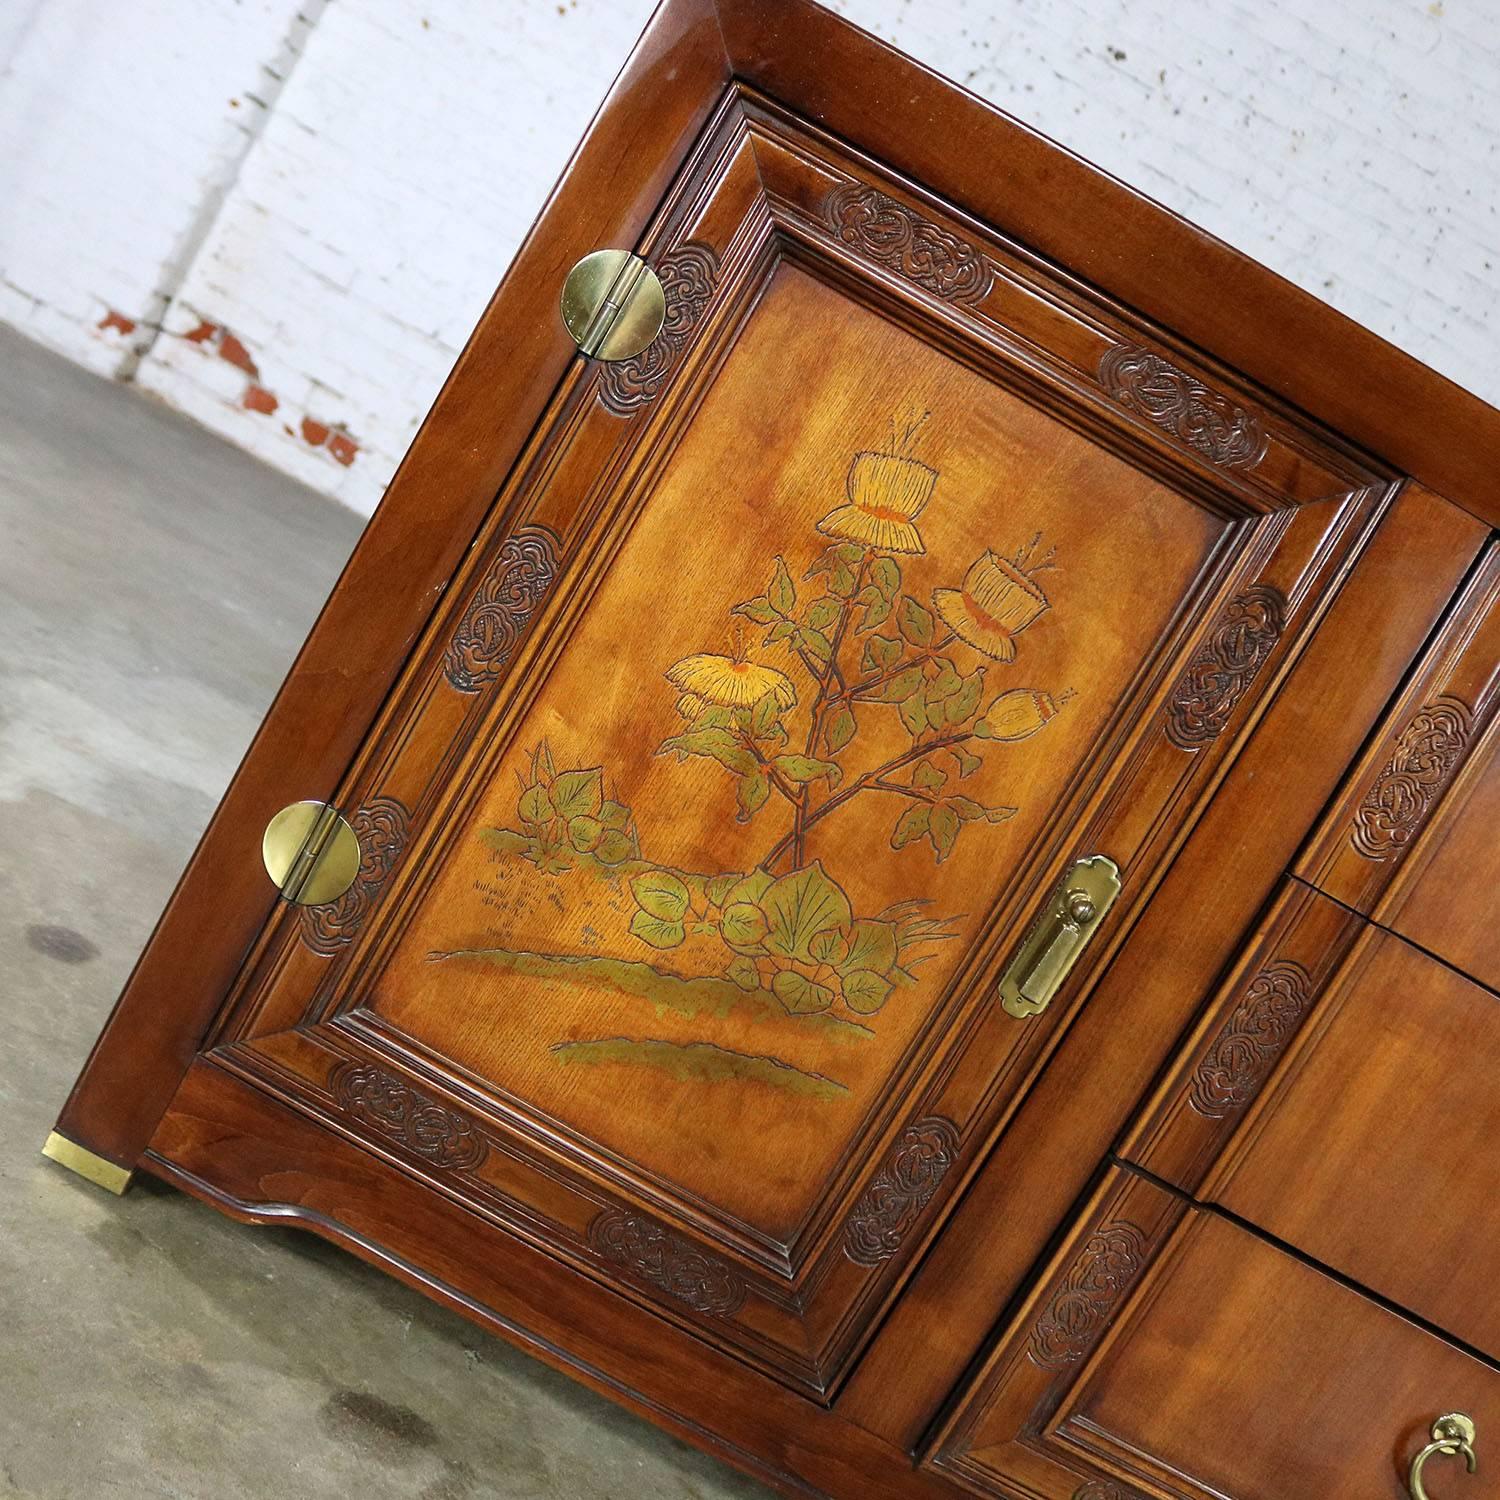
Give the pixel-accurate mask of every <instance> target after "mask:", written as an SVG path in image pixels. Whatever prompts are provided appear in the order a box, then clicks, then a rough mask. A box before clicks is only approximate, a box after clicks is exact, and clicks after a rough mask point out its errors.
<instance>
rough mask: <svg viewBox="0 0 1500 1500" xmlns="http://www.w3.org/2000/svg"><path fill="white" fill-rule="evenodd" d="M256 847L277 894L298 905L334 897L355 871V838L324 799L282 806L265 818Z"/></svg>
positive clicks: (319, 903) (317, 903) (350, 881)
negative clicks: (258, 844)
mask: <svg viewBox="0 0 1500 1500" xmlns="http://www.w3.org/2000/svg"><path fill="white" fill-rule="evenodd" d="M260 853H261V858H262V859H263V860H265V863H266V873H267V874H268V875H269V876H270V877H271V879H272V880H274V881H275V882H276V884H277V885H278V886H279V887H280V888H281V894H282V897H283V899H284V900H287V901H295V902H296V903H297V905H298V906H323V905H325V904H326V903H327V902H329V901H337V900H338V898H339V897H340V896H342V895H343V894H344V892H345V891H347V890H348V889H349V887H350V886H351V885H353V884H354V880H355V877H356V876H357V875H358V874H359V858H360V855H359V839H358V838H357V837H356V836H355V833H354V830H353V829H352V828H351V827H350V826H349V825H348V823H346V822H345V821H344V819H343V818H342V817H340V816H339V812H338V809H337V808H334V807H330V806H329V805H328V804H327V803H326V802H293V803H292V804H291V806H290V807H283V808H282V809H281V811H280V812H279V813H277V814H276V816H275V817H274V818H272V819H271V821H270V822H269V823H267V824H266V831H265V835H264V836H263V837H262V839H261V842H260Z"/></svg>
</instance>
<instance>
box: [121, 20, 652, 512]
mask: <svg viewBox="0 0 1500 1500" xmlns="http://www.w3.org/2000/svg"><path fill="white" fill-rule="evenodd" d="M559 10H563V11H564V13H563V14H561V15H560V14H559ZM648 14H649V6H648V5H643V4H641V3H639V0H633V3H622V0H573V3H572V5H571V6H568V7H566V8H564V7H560V6H558V5H557V4H556V3H549V4H545V5H543V4H537V3H532V0H528V3H525V4H515V3H510V4H503V5H499V6H497V5H496V4H495V3H494V0H446V3H444V4H440V5H439V4H434V5H432V6H430V7H425V6H423V5H420V4H417V3H414V0H360V3H358V4H349V3H342V0H336V3H335V4H333V5H331V6H330V7H329V9H328V10H327V11H326V12H325V13H324V14H323V16H322V18H321V19H320V21H319V24H318V26H317V27H316V29H315V30H314V31H313V33H312V35H311V37H310V38H309V40H308V43H307V46H306V49H305V52H304V55H303V57H302V59H301V61H300V63H299V65H298V66H297V68H296V69H295V70H294V72H293V73H292V75H291V77H290V79H289V80H288V82H287V85H286V88H285V90H284V91H283V93H282V95H281V97H280V99H279V100H278V103H277V107H276V110H275V112H274V113H273V115H272V117H271V119H270V120H269V121H268V123H267V126H266V129H265V131H264V133H263V134H262V136H261V138H260V140H259V141H257V143H256V145H255V146H254V148H253V149H252V151H251V152H250V154H249V156H248V157H247V158H246V161H245V164H244V167H243V169H242V171H241V174H240V178H239V181H238V183H237V184H236V188H235V191H234V192H233V194H232V195H231V196H230V198H229V199H228V201H227V202H226V204H225V206H224V211H223V213H222V214H221V215H220V216H219V219H218V221H217V223H216V224H215V225H214V229H213V232H212V234H211V235H210V236H209V237H208V239H207V241H206V242H205V244H204V246H203V249H202V251H201V253H200V254H199V256H198V257H197V259H196V260H195V262H194V264H193V266H192V267H191V269H190V271H189V273H188V276H187V279H186V281H185V283H184V285H183V287H182V290H181V293H180V294H179V296H178V298H177V300H176V302H175V303H174V305H173V307H172V309H171V311H170V312H169V313H168V316H167V319H166V330H167V331H166V334H165V336H164V337H162V338H161V339H159V340H158V342H157V344H156V346H155V348H154V349H153V351H152V355H151V358H150V359H149V360H148V361H147V362H146V363H145V365H144V366H143V367H142V369H141V371H140V373H139V377H138V378H139V379H140V381H141V383H142V384H143V385H145V386H146V387H147V388H148V389H149V390H152V391H155V392H156V393H157V394H159V395H161V396H163V397H164V398H165V399H167V400H168V401H170V402H172V403H173V404H174V405H177V406H180V407H182V408H183V409H184V410H186V411H188V412H191V413H192V414H193V415H194V416H196V417H197V418H198V419H199V420H200V421H203V422H205V423H206V424H208V425H209V426H211V427H213V428H215V429H216V430H217V431H219V432H222V433H224V435H225V436H227V437H229V438H230V439H231V440H232V441H234V442H237V443H240V444H242V445H243V446H245V447H247V448H250V449H252V450H253V451H254V452H256V453H259V454H262V455H263V456H264V457H266V458H268V459H269V460H270V461H271V462H272V463H275V464H277V465H279V466H281V467H282V468H284V469H285V470H286V471H287V472H288V473H291V474H295V475H296V476H298V477H299V478H302V479H305V480H307V481H308V482H309V483H311V484H313V485H315V486H317V487H318V488H320V489H323V490H326V491H327V492H329V493H331V494H334V495H337V496H338V497H339V498H340V499H342V500H345V501H347V502H348V503H349V504H350V505H353V506H354V507H355V508H356V509H358V510H360V511H362V512H366V513H368V512H369V511H370V510H372V509H373V508H374V505H375V502H376V501H377V500H378V499H379V497H380V493H381V491H382V489H383V488H384V486H385V484H386V481H387V480H388V479H389V478H390V475H391V473H392V471H393V470H394V469H395V466H396V464H397V462H398V461H399V460H400V458H401V455H402V454H403V453H404V452H405V450H406V447H407V445H408V444H409V443H410V441H411V438H412V435H413V434H414V433H415V431H416V429H417V426H418V424H419V423H420V421H421V419H422V417H423V416H424V415H425V414H426V411H427V408H428V406H429V405H430V404H431V402H432V399H433V397H434V396H435V395H436V394H437V390H438V387H439V386H440V385H441V383H442V380H443V377H444V376H445V375H446V373H447V371H448V369H449V367H450V366H451V365H452V364H453V361H454V359H455V358H456V357H457V355H458V351H459V350H460V349H461V348H462V347H463V344H464V341H465V340H466V339H467V337H468V335H469V331H470V330H471V329H472V328H473V326H474V324H475V322H476V321H477V320H478V318H479V314H480V313H481V312H482V311H483V309H484V305H485V303H486V302H487V301H488V300H489V296H490V294H491V292H492V291H493V290H494V288H495V284H496V283H497V282H498V281H499V279H500V277H501V276H502V274H503V273H504V270H505V267H506V265H507V263H508V262H509V260H510V258H511V256H512V255H513V254H514V253H515V249H516V247H517V246H518V245H519V244H520V242H521V239H522V237H523V236H524V235H525V233H526V230H527V229H528V228H529V227H530V225H531V222H532V220H533V219H534V218H535V216H536V212H537V209H538V208H539V207H540V206H541V203H542V200H543V199H544V198H545V197H546V195H547V193H548V191H549V190H550V189H551V186H552V184H553V182H554V181H555V180H556V178H557V176H558V174H559V173H560V172H561V171H562V168H563V166H564V165H565V163H566V162H567V159H568V156H569V155H570V154H571V152H572V149H573V147H574V145H575V144H576V143H577V140H578V137H579V136H580V135H581V134H582V133H583V130H584V129H585V127H586V126H587V124H588V121H589V117H590V116H591V115H592V113H593V111H594V109H595V108H596V107H597V105H598V102H599V100H600V99H601V98H602V97H603V95H604V93H605V91H606V90H607V89H608V88H609V85H610V82H611V80H612V79H613V77H614V74H615V73H616V72H617V71H618V69H619V66H620V64H621V62H622V61H623V60H624V57H625V55H626V53H627V52H628V51H629V50H630V48H631V46H632V45H633V44H634V42H635V39H636V37H637V36H638V35H639V33H640V30H641V27H642V26H643V25H644V24H645V18H646V16H647V15H648ZM205 322H207V323H210V324H213V325H215V326H216V327H220V326H222V327H227V328H229V329H231V330H232V331H233V332H234V334H235V335H236V336H237V337H238V339H239V340H240V341H241V342H242V343H243V344H244V346H245V347H246V349H247V350H248V351H249V354H250V356H251V358H252V360H253V361H254V364H255V367H256V371H257V373H256V375H255V376H254V377H248V376H247V375H246V374H244V373H243V372H242V371H240V370H238V369H235V368H233V367H230V366H228V365H227V364H226V362H225V361H224V360H223V359H222V358H220V357H218V355H217V354H216V352H215V349H214V343H213V339H212V338H210V339H209V340H208V341H205V342H203V343H193V342H191V341H189V340H188V339H186V338H185V337H183V335H185V334H187V333H189V332H191V331H193V330H195V329H201V328H202V327H203V325H204V323H205ZM247 398H248V399H249V401H250V404H249V405H248V406H247V405H246V404H245V403H246V400H247ZM273 401H274V403H275V406H274V410H267V409H266V408H268V407H270V406H271V403H272V402H273ZM325 434H326V435H325Z"/></svg>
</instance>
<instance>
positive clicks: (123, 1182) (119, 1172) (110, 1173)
mask: <svg viewBox="0 0 1500 1500" xmlns="http://www.w3.org/2000/svg"><path fill="white" fill-rule="evenodd" d="M42 1155H43V1156H48V1157H51V1159H52V1160H53V1161H55V1162H57V1163H58V1164H59V1165H60V1166H64V1167H66V1168H67V1169H68V1170H69V1171H70V1172H77V1173H78V1175H79V1176H80V1177H86V1178H87V1179H88V1180H89V1181H90V1182H92V1183H95V1184H97V1185H98V1186H99V1187H102V1188H107V1189H108V1190H109V1191H110V1192H111V1193H114V1194H115V1195H116V1196H118V1195H119V1194H121V1193H123V1192H124V1191H125V1189H126V1188H128V1187H129V1186H130V1180H131V1178H133V1177H134V1176H135V1173H134V1172H132V1171H130V1170H129V1169H128V1168H126V1167H120V1166H116V1165H115V1163H114V1162H112V1161H106V1160H105V1159H104V1158H103V1157H102V1156H95V1155H94V1153H93V1152H92V1151H88V1150H85V1149H84V1148H83V1147H82V1146H80V1145H79V1144H78V1143H77V1142H76V1141H70V1140H69V1139H68V1138H67V1136H65V1135H59V1134H58V1133H57V1132H56V1131H55V1130H54V1131H53V1132H52V1134H51V1135H49V1136H48V1137H47V1144H46V1145H45V1146H43V1147H42Z"/></svg>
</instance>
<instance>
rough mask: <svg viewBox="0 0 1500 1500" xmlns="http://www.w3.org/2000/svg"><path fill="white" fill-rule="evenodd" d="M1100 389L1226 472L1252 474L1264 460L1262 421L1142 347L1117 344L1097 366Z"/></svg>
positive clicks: (1264, 441)
mask: <svg viewBox="0 0 1500 1500" xmlns="http://www.w3.org/2000/svg"><path fill="white" fill-rule="evenodd" d="M1099 383H1100V385H1102V386H1103V387H1104V389H1105V391H1106V392H1108V394H1109V395H1110V396H1112V397H1113V398H1114V399H1115V400H1116V401H1118V402H1119V403H1120V405H1121V406H1123V407H1126V408H1127V409H1128V410H1130V411H1133V412H1136V413H1138V414H1139V415H1141V416H1143V417H1145V418H1146V420H1147V421H1148V422H1153V423H1155V424H1156V426H1158V427H1160V428H1161V429H1162V431H1163V432H1167V433H1170V434H1171V435H1172V436H1173V437H1175V438H1176V439H1177V440H1178V441H1179V442H1182V443H1185V444H1186V445H1187V446H1188V447H1189V448H1191V449H1192V450H1193V451H1194V452H1195V453H1197V454H1199V455H1200V456H1202V457H1203V458H1206V459H1207V460H1208V461H1209V462H1210V463H1212V464H1218V465H1219V467H1220V468H1224V469H1253V468H1254V467H1255V466H1256V464H1258V463H1259V462H1260V461H1261V459H1262V458H1264V457H1265V454H1266V442H1267V438H1266V433H1265V429H1264V427H1263V426H1262V424H1261V421H1260V419H1259V418H1258V417H1257V416H1256V415H1255V413H1254V412H1251V411H1247V410H1246V409H1245V408H1244V407H1243V406H1236V405H1235V403H1234V402H1233V401H1231V400H1230V399H1229V398H1228V397H1227V396H1223V395H1220V394H1219V392H1218V391H1214V390H1210V389H1209V387H1208V386H1206V385H1204V384H1203V382H1202V381H1201V380H1199V379H1197V378H1196V377H1195V376H1192V375H1189V374H1188V373H1187V371H1186V370H1179V369H1178V368H1177V366H1176V365H1174V364H1172V363H1171V361H1169V360H1166V359H1163V358H1162V356H1161V355H1159V354H1153V353H1152V352H1151V351H1150V350H1149V349H1143V348H1141V347H1140V345H1138V344H1117V345H1115V347H1114V348H1112V349H1110V350H1108V351H1107V352H1106V354H1105V356H1104V358H1103V359H1102V360H1101V361H1100V363H1099Z"/></svg>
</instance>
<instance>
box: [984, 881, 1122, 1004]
mask: <svg viewBox="0 0 1500 1500" xmlns="http://www.w3.org/2000/svg"><path fill="white" fill-rule="evenodd" d="M1119 894H1120V867H1119V866H1118V865H1117V864H1116V863H1115V862H1114V860H1112V859H1111V858H1110V857H1109V856H1108V855H1107V854H1090V855H1089V856H1088V857H1087V858H1085V859H1075V860H1074V861H1073V863H1072V864H1071V865H1069V866H1068V868H1067V869H1066V870H1065V871H1063V877H1062V879H1061V880H1059V881H1058V883H1057V885H1056V886H1055V887H1053V891H1052V895H1051V897H1050V899H1049V900H1048V902H1047V904H1046V906H1044V907H1043V908H1042V911H1041V914H1040V915H1039V916H1038V917H1037V919H1036V921H1035V922H1033V923H1032V924H1031V928H1030V930H1029V931H1028V932H1027V934H1026V936H1025V937H1024V938H1022V939H1021V946H1020V947H1019V948H1017V949H1016V951H1015V955H1014V956H1013V957H1012V959H1011V961H1010V963H1009V964H1008V965H1007V966H1006V970H1005V973H1004V974H1003V975H1001V977H1000V1004H1001V1006H1002V1007H1003V1008H1004V1010H1005V1013H1006V1014H1007V1015H1010V1016H1014V1017H1015V1018H1016V1019H1017V1020H1018V1021H1024V1020H1025V1019H1026V1018H1027V1017H1028V1016H1038V1015H1040V1014H1041V1013H1042V1012H1043V1011H1044V1010H1046V1008H1047V1006H1048V1004H1049V1003H1050V1002H1051V1000H1052V997H1053V996H1054V995H1055V994H1056V993H1057V992H1058V990H1059V989H1061V988H1062V982H1063V980H1065V979H1066V978H1067V977H1068V975H1069V974H1070V973H1071V972H1072V969H1073V965H1074V964H1075V963H1077V962H1078V956H1079V954H1081V953H1082V952H1083V949H1084V945H1085V944H1086V943H1087V942H1088V940H1089V939H1090V938H1091V937H1092V936H1093V935H1094V933H1095V932H1096V931H1098V928H1099V924H1100V923H1101V922H1103V920H1104V916H1105V913H1106V912H1108V910H1109V909H1110V907H1111V906H1113V905H1114V900H1115V897H1116V896H1118V895H1119Z"/></svg>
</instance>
